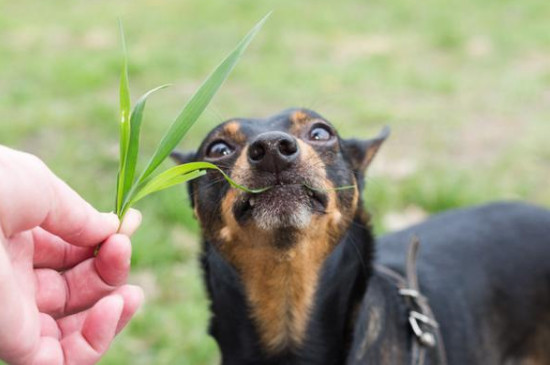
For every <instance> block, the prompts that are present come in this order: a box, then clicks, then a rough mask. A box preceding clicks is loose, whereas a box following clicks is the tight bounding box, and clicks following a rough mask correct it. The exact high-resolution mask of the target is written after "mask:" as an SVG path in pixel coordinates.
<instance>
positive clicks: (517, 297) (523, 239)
mask: <svg viewBox="0 0 550 365" xmlns="http://www.w3.org/2000/svg"><path fill="white" fill-rule="evenodd" d="M387 135H388V131H387V130H384V131H383V132H382V133H381V134H380V136H378V137H376V138H374V139H371V140H364V141H361V140H356V139H350V140H346V139H342V138H340V137H339V136H338V134H337V132H336V130H335V129H334V127H333V126H332V125H331V124H330V123H329V122H328V121H327V120H326V119H324V118H323V117H321V116H320V115H319V114H317V113H315V112H313V111H310V110H305V109H292V110H287V111H285V112H283V113H281V114H278V115H276V116H273V117H271V118H268V119H234V120H230V121H227V122H225V123H223V124H222V125H220V126H219V127H217V128H215V129H214V130H213V131H212V132H211V133H210V134H209V135H208V136H207V137H206V139H205V140H204V142H203V143H202V145H201V146H200V148H199V150H198V151H197V152H196V153H193V154H189V155H185V154H181V153H174V154H173V156H174V157H175V158H176V159H177V160H178V161H180V162H188V161H199V160H204V161H210V162H213V163H215V164H217V165H218V166H220V167H222V168H223V169H224V170H225V171H226V172H227V173H228V174H229V175H230V176H231V177H232V178H233V179H234V180H235V181H236V182H238V183H240V184H242V185H244V186H247V187H249V188H263V187H267V186H271V187H272V188H271V189H269V190H267V191H265V192H263V193H261V194H250V193H246V192H243V191H240V190H237V189H234V188H231V187H230V186H229V185H228V184H227V183H226V181H225V180H224V179H223V178H222V177H221V175H220V174H219V173H217V172H209V173H208V174H207V175H206V176H205V177H203V178H201V179H198V180H195V181H194V182H192V183H191V184H190V185H189V192H190V196H191V201H192V204H193V207H194V210H195V214H196V216H197V218H198V220H199V222H200V225H201V228H202V233H203V247H202V256H201V260H202V266H203V269H204V275H205V282H206V285H207V289H208V293H209V296H210V300H211V311H212V320H211V328H210V332H211V334H212V335H213V336H214V337H215V339H216V340H217V342H218V344H219V347H220V349H221V353H222V359H223V363H224V364H343V363H352V364H411V363H415V361H418V362H419V363H420V362H423V363H425V364H436V363H445V361H446V360H445V358H444V355H443V354H442V353H441V351H442V349H441V345H444V346H445V348H446V352H447V356H446V358H447V362H448V364H454V365H472V364H483V365H490V364H524V365H528V364H532V365H535V364H537V365H540V364H550V212H548V211H545V210H543V209H539V208H536V207H531V206H527V205H522V204H519V203H500V204H492V205H486V206H481V207H476V208H472V209H466V210H458V211H453V212H448V213H444V214H441V215H438V216H435V217H433V218H431V219H430V220H428V221H427V222H425V223H423V224H420V225H417V226H414V227H411V228H410V229H408V230H406V231H403V232H398V233H395V234H390V235H387V236H385V237H382V238H381V239H380V240H379V241H378V243H377V255H376V259H375V258H374V239H373V237H372V235H371V232H370V227H369V216H368V215H367V214H366V212H365V210H364V208H363V202H362V198H361V192H362V190H363V187H364V180H365V179H364V174H365V169H366V168H367V167H368V166H369V164H370V162H371V160H372V158H373V157H374V155H375V154H376V152H377V150H378V149H379V147H380V145H381V144H382V142H383V141H384V140H385V139H386V137H387ZM350 186H351V187H352V188H349V187H350ZM338 187H348V188H345V189H335V188H338ZM412 234H416V235H417V236H418V237H419V239H420V241H421V243H422V248H421V251H420V255H419V258H418V281H419V282H420V289H421V292H422V293H423V294H424V295H425V296H426V297H427V298H428V300H429V303H430V305H431V309H432V311H433V313H434V315H435V318H436V319H437V320H438V321H439V331H433V332H434V334H435V333H437V332H439V335H438V336H436V337H435V341H436V342H437V345H438V346H435V347H433V348H431V349H429V350H428V351H426V357H425V358H424V359H422V358H420V359H417V358H416V354H413V353H411V351H412V350H411V349H414V348H415V346H414V345H415V344H416V343H415V342H416V341H418V339H419V338H420V337H419V338H417V337H416V336H415V335H414V334H415V330H416V331H417V332H418V330H420V331H422V330H426V331H427V329H426V326H425V325H423V324H422V326H420V327H421V328H412V327H411V323H410V318H409V317H410V316H411V309H410V301H408V299H406V298H404V297H403V295H401V294H403V293H401V294H400V292H399V291H398V290H397V287H396V279H394V278H392V275H391V273H390V274H389V275H388V274H387V273H384V272H383V271H380V270H378V269H376V268H375V266H376V265H380V264H383V265H384V266H385V267H389V268H391V269H392V270H394V271H397V272H399V273H402V274H403V273H404V271H405V269H404V262H405V252H406V250H407V245H408V243H409V241H410V237H411V235H412ZM409 294H410V293H409ZM413 294H416V293H413ZM404 295H408V294H407V293H404ZM407 303H408V304H407ZM424 314H425V313H424ZM428 319H429V318H428ZM419 320H422V317H421V316H420V318H419ZM415 324H416V322H415ZM434 328H435V327H434ZM428 342H430V341H428ZM431 342H433V341H431ZM424 345H425V344H424ZM416 348H417V349H418V346H416ZM438 348H439V351H438V350H437V349H438Z"/></svg>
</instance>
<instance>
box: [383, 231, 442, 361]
mask: <svg viewBox="0 0 550 365" xmlns="http://www.w3.org/2000/svg"><path fill="white" fill-rule="evenodd" d="M419 247H420V240H419V239H418V237H416V236H413V238H412V239H411V243H410V244H409V248H408V251H407V260H406V265H405V275H406V277H403V276H402V275H401V274H399V273H398V272H396V271H395V270H392V269H390V268H389V267H386V266H382V265H375V269H376V270H377V271H378V272H379V273H381V274H382V275H384V276H386V277H388V278H389V279H390V280H391V281H393V282H394V283H395V285H396V286H397V290H398V293H399V296H401V297H402V298H403V300H404V301H405V304H406V307H407V311H408V313H407V316H408V321H409V326H410V328H411V330H412V333H413V334H414V338H413V341H412V348H411V365H424V363H425V362H426V357H427V352H428V351H430V350H435V351H436V352H437V353H436V355H437V356H436V357H437V359H438V362H437V363H438V364H440V365H447V356H446V354H445V346H444V344H443V338H442V337H441V332H440V331H439V325H438V323H437V321H436V320H435V317H434V314H433V311H432V310H431V308H430V305H429V304H428V299H427V298H426V297H425V296H424V295H422V294H421V293H420V289H419V286H418V276H417V272H416V257H417V254H418V249H419Z"/></svg>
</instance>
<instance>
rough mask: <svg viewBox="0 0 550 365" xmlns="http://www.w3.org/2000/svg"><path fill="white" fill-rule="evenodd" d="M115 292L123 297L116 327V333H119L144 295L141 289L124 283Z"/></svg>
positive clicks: (135, 310) (141, 301) (139, 305)
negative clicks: (122, 306)
mask: <svg viewBox="0 0 550 365" xmlns="http://www.w3.org/2000/svg"><path fill="white" fill-rule="evenodd" d="M116 293H117V294H119V295H121V296H122V298H123V299H124V308H123V310H122V314H121V316H120V320H119V321H118V324H117V327H116V333H119V332H120V331H122V330H123V329H124V327H126V325H127V324H128V322H129V321H130V319H132V317H133V316H134V314H136V312H137V310H138V309H139V307H141V305H142V304H143V300H144V295H143V290H142V289H141V288H140V287H139V286H135V285H124V286H122V287H120V288H118V289H117V291H116Z"/></svg>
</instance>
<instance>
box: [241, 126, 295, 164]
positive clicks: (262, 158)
mask: <svg viewBox="0 0 550 365" xmlns="http://www.w3.org/2000/svg"><path fill="white" fill-rule="evenodd" d="M298 152H299V151H298V144H297V143H296V139H295V138H294V137H292V136H290V135H288V134H286V133H282V132H266V133H262V134H260V135H259V136H258V137H257V138H256V139H255V140H254V141H253V142H252V143H251V144H250V147H249V148H248V161H249V162H250V164H251V165H252V166H254V167H256V168H258V169H261V170H265V171H269V172H278V171H282V170H284V169H286V168H288V167H290V166H291V165H292V164H293V163H294V162H295V161H296V159H297V157H298Z"/></svg>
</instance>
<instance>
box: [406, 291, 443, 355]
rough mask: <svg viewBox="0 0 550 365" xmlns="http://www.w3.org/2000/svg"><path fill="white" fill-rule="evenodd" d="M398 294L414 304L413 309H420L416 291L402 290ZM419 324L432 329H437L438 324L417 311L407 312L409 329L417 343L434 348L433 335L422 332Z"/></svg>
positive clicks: (418, 295) (418, 296)
mask: <svg viewBox="0 0 550 365" xmlns="http://www.w3.org/2000/svg"><path fill="white" fill-rule="evenodd" d="M399 294H400V295H402V296H404V297H408V298H409V299H410V300H411V302H412V303H414V305H415V307H417V308H421V306H420V305H419V304H418V300H419V299H421V294H420V293H419V292H418V290H414V289H409V288H404V289H400V290H399ZM419 322H421V323H422V324H424V325H426V326H430V327H432V328H438V327H439V325H438V323H437V322H436V321H435V320H434V319H433V318H430V317H428V316H427V315H425V314H424V313H421V312H419V311H415V310H413V309H411V310H410V312H409V324H410V325H411V329H412V330H413V333H414V335H415V336H416V338H417V339H418V341H419V342H420V343H421V344H422V345H423V346H427V347H434V346H435V336H434V334H433V333H431V332H429V331H425V330H423V329H422V327H421V326H420V323H419Z"/></svg>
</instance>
